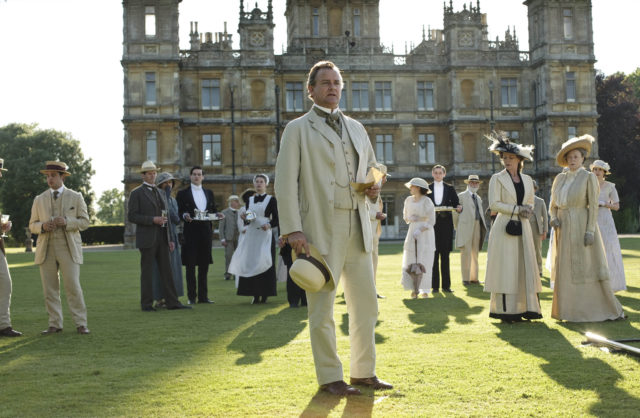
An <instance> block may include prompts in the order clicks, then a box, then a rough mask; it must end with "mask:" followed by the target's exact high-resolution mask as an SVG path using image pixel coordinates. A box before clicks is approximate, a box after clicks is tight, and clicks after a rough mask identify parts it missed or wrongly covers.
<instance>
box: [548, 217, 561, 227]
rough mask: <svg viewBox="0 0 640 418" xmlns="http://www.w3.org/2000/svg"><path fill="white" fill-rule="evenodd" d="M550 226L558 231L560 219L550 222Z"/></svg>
mask: <svg viewBox="0 0 640 418" xmlns="http://www.w3.org/2000/svg"><path fill="white" fill-rule="evenodd" d="M549 225H551V227H552V228H556V229H558V228H560V219H558V218H553V219H552V220H551V222H549Z"/></svg>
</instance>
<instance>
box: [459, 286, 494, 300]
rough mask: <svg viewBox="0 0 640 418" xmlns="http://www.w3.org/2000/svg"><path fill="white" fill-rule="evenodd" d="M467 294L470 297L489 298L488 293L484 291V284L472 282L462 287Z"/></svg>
mask: <svg viewBox="0 0 640 418" xmlns="http://www.w3.org/2000/svg"><path fill="white" fill-rule="evenodd" d="M464 290H465V292H466V293H467V296H469V297H471V298H476V299H481V300H489V296H490V294H489V293H487V292H485V291H484V285H482V284H476V283H472V284H470V285H468V286H465V287H464Z"/></svg>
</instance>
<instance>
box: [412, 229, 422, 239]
mask: <svg viewBox="0 0 640 418" xmlns="http://www.w3.org/2000/svg"><path fill="white" fill-rule="evenodd" d="M420 234H422V231H421V230H420V229H416V230H415V231H413V239H418V238H420Z"/></svg>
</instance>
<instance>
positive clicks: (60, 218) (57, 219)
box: [53, 216, 67, 227]
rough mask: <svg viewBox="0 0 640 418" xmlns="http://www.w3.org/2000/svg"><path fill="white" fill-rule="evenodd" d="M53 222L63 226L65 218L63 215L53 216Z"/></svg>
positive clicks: (65, 221) (65, 222)
mask: <svg viewBox="0 0 640 418" xmlns="http://www.w3.org/2000/svg"><path fill="white" fill-rule="evenodd" d="M53 223H54V224H55V225H56V226H57V227H58V226H65V225H66V224H67V220H66V219H65V218H64V216H56V217H55V218H53Z"/></svg>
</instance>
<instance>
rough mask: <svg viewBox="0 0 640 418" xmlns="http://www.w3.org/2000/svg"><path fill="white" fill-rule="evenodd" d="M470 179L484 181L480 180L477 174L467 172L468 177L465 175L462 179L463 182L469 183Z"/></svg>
mask: <svg viewBox="0 0 640 418" xmlns="http://www.w3.org/2000/svg"><path fill="white" fill-rule="evenodd" d="M470 181H477V182H478V183H484V182H483V181H482V180H480V177H478V175H477V174H469V177H467V179H466V180H464V183H465V184H469V182H470Z"/></svg>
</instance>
